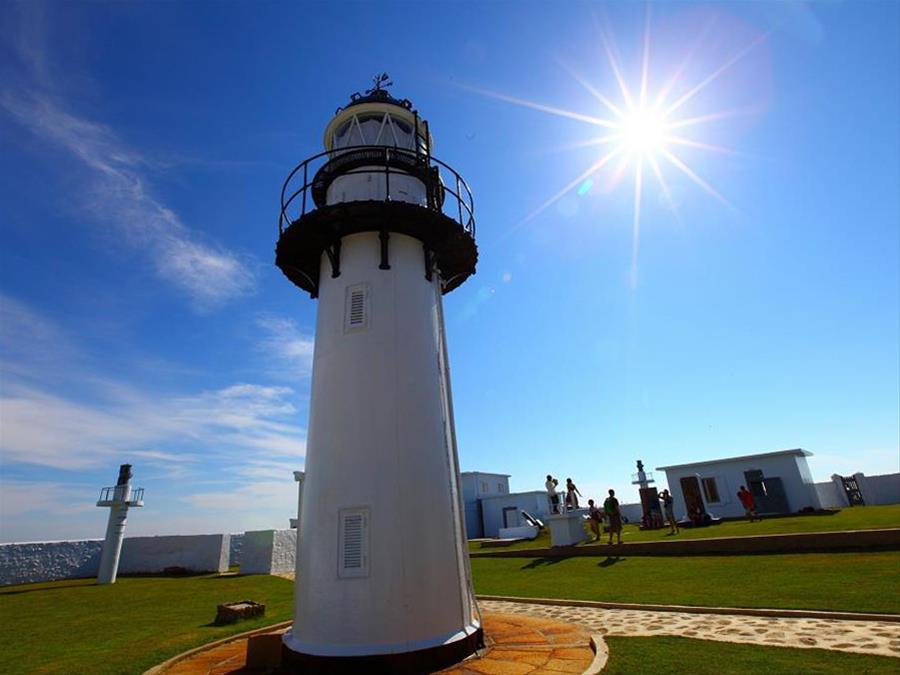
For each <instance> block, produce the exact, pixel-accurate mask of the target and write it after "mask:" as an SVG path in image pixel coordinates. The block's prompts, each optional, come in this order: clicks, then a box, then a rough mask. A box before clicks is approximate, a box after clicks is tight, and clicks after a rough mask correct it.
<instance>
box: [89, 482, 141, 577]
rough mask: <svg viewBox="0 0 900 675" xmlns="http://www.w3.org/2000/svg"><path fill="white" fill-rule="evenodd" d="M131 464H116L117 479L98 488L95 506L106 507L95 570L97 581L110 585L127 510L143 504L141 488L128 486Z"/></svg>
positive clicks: (122, 535) (120, 552)
mask: <svg viewBox="0 0 900 675" xmlns="http://www.w3.org/2000/svg"><path fill="white" fill-rule="evenodd" d="M132 476H133V474H132V473H131V464H122V465H120V466H119V478H118V479H117V480H116V484H115V485H114V486H111V487H105V488H103V489H102V490H101V491H100V499H98V500H97V506H101V507H104V508H108V509H109V519H108V520H107V522H106V537H105V538H104V539H103V551H102V553H101V554H100V567H99V571H98V572H97V583H98V584H114V583H116V576H117V575H118V573H119V556H121V554H122V539H123V538H124V537H125V524H126V523H127V522H128V509H129V508H140V507H142V506H143V505H144V488H137V489H134V490H132V489H131V478H132Z"/></svg>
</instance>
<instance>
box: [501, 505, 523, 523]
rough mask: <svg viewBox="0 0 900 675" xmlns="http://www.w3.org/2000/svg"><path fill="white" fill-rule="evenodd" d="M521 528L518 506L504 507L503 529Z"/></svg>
mask: <svg viewBox="0 0 900 675" xmlns="http://www.w3.org/2000/svg"><path fill="white" fill-rule="evenodd" d="M518 526H519V508H518V507H517V506H505V507H503V527H518Z"/></svg>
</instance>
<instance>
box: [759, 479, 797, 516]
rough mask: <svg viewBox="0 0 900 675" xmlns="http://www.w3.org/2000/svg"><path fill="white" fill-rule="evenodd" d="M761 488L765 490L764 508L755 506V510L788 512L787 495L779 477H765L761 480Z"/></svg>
mask: <svg viewBox="0 0 900 675" xmlns="http://www.w3.org/2000/svg"><path fill="white" fill-rule="evenodd" d="M763 489H764V490H765V491H766V499H765V507H766V508H765V509H762V508H760V507H758V506H757V509H756V510H757V511H759V512H763V511H765V512H766V513H788V512H789V511H790V507H788V501H787V495H786V494H785V492H784V485H783V484H782V482H781V479H780V478H766V479H764V480H763Z"/></svg>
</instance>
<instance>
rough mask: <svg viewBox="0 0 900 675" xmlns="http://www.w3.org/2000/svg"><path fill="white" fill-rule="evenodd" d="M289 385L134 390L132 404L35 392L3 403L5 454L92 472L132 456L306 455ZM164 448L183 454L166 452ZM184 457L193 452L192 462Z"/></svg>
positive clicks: (16, 391)
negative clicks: (187, 391) (171, 393)
mask: <svg viewBox="0 0 900 675" xmlns="http://www.w3.org/2000/svg"><path fill="white" fill-rule="evenodd" d="M292 394H293V391H292V390H291V389H289V388H287V387H264V386H260V385H253V384H239V385H234V386H231V387H226V388H224V389H219V390H215V391H207V392H201V393H199V394H193V395H182V396H178V397H164V396H158V395H156V396H150V395H147V394H145V393H142V392H140V391H137V390H135V391H133V393H132V395H131V396H129V397H128V400H127V401H124V402H119V401H108V402H96V403H91V404H88V403H83V402H80V401H76V400H71V399H68V398H64V397H60V396H55V395H53V394H49V393H46V392H43V391H40V390H38V389H35V388H31V387H28V386H16V385H12V386H9V387H6V390H5V391H4V393H3V395H2V397H0V419H2V421H3V423H2V425H0V452H2V456H3V460H4V462H6V463H13V462H15V463H26V464H38V465H41V466H49V467H54V468H58V469H85V468H90V467H95V466H101V465H103V464H105V463H106V464H108V463H110V462H112V463H117V462H118V461H120V460H121V461H124V460H126V459H128V458H129V457H131V456H134V457H138V458H143V459H144V460H145V461H149V462H151V463H153V462H165V463H172V462H185V461H187V462H196V455H197V453H201V452H202V453H204V454H207V453H209V452H211V451H213V450H215V451H216V452H218V453H219V454H220V455H221V456H223V457H229V456H232V457H233V456H245V455H246V456H250V457H253V456H257V455H260V454H262V453H264V456H290V457H296V458H297V461H299V460H300V458H301V457H302V455H303V453H304V443H303V439H304V431H303V428H302V427H301V426H300V425H299V424H297V421H296V419H295V418H296V411H295V408H294V406H293V404H292V403H291V402H290V400H289V398H290V396H291V395H292ZM160 445H166V446H172V447H173V448H175V450H165V451H160V450H157V449H155V448H156V447H158V446H160ZM182 451H183V452H185V453H187V455H186V456H185V455H184V454H182Z"/></svg>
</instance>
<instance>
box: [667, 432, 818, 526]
mask: <svg viewBox="0 0 900 675" xmlns="http://www.w3.org/2000/svg"><path fill="white" fill-rule="evenodd" d="M810 455H812V453H811V452H808V451H806V450H802V449H800V448H797V449H794V450H779V451H777V452H766V453H762V454H758V455H745V456H743V457H727V458H724V459H714V460H709V461H705V462H693V463H691V464H677V465H673V466H662V467H658V468H657V469H656V470H657V471H665V472H666V480H667V483H668V485H669V491H670V492H671V494H672V497H673V498H674V500H675V516H676V517H677V518H683V517H686V516H687V515H688V513H689V511H691V510H692V509H695V508H696V509H699V510H700V512H701V513H709V514H710V515H712V516H717V517H721V518H732V517H740V516H743V515H744V508H743V506H742V505H741V502H740V500H739V499H738V497H737V492H738V490H739V489H740V487H741V485H743V486H745V487H746V488H747V489H748V490H750V492H752V493H753V497H754V500H755V502H756V508H757V511H758V512H759V513H760V514H766V513H769V514H776V513H796V512H797V511H800V510H801V509H804V508H806V507H812V508H814V509H819V508H821V504H820V502H819V496H818V492H817V490H816V486H815V484H814V483H813V479H812V474H811V473H810V470H809V466H808V465H807V463H806V458H807V457H809V456H810Z"/></svg>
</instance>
